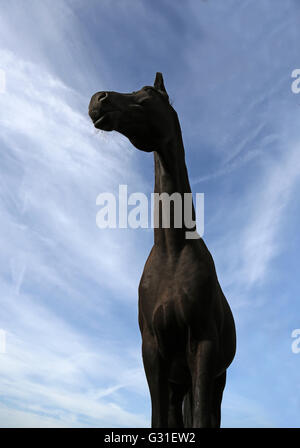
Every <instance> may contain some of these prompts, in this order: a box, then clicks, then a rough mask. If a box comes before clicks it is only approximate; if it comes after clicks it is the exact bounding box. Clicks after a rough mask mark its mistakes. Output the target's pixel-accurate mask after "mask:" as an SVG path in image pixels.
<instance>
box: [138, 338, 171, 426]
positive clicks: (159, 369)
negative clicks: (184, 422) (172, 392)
mask: <svg viewBox="0 0 300 448" xmlns="http://www.w3.org/2000/svg"><path fill="white" fill-rule="evenodd" d="M142 339H143V342H142V355H143V364H144V369H145V374H146V378H147V382H148V387H149V391H150V396H151V404H152V417H151V427H152V428H166V427H168V407H169V397H168V371H167V365H166V363H165V362H164V360H163V359H162V358H161V356H160V354H159V351H158V347H157V343H156V340H155V338H154V337H153V336H152V335H151V334H150V333H149V332H146V331H145V332H143V335H142Z"/></svg>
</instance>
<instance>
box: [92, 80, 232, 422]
mask: <svg viewBox="0 0 300 448" xmlns="http://www.w3.org/2000/svg"><path fill="white" fill-rule="evenodd" d="M89 115H90V118H91V119H92V121H93V123H94V126H95V127H96V128H97V129H102V130H105V131H112V130H114V131H118V132H120V133H121V134H123V135H125V136H126V137H128V139H129V140H130V142H131V143H132V144H133V145H134V146H135V147H136V148H137V149H140V150H142V151H147V152H151V151H153V152H154V161H155V189H154V192H155V193H158V194H161V193H168V194H169V195H171V194H173V193H174V192H177V193H179V194H180V195H181V196H182V197H184V194H185V193H191V187H190V183H189V179H188V173H187V168H186V164H185V155H184V146H183V142H182V135H181V129H180V124H179V120H178V116H177V113H176V112H175V110H174V109H173V107H172V106H171V104H170V102H169V97H168V94H167V92H166V89H165V86H164V81H163V77H162V74H161V73H157V74H156V78H155V82H154V87H152V86H145V87H143V88H141V89H140V90H138V91H136V92H132V93H118V92H110V91H108V92H98V93H95V94H94V95H93V96H92V98H91V101H90V104H89ZM161 208H162V207H160V208H158V210H157V209H156V210H155V211H154V213H160V211H161V210H160V209H161ZM194 214H195V212H194V208H193V216H194ZM158 222H159V225H158V226H157V227H156V228H154V245H153V247H152V249H151V252H150V255H149V257H148V259H147V261H146V264H145V267H144V271H143V274H142V278H141V281H140V285H139V327H140V331H141V336H142V356H143V364H144V369H145V373H146V377H147V382H148V386H149V390H150V395H151V403H152V427H156V428H160V427H165V428H167V427H173V428H180V427H190V428H191V427H194V428H200V427H201V428H203V427H220V421H221V401H222V396H223V390H224V387H225V383H226V369H227V368H228V366H229V365H230V364H231V362H232V360H233V358H234V355H235V350H236V333H235V324H234V320H233V316H232V313H231V310H230V307H229V305H228V303H227V300H226V298H225V296H224V294H223V292H222V289H221V287H220V285H219V282H218V278H217V274H216V270H215V265H214V261H213V258H212V256H211V254H210V252H209V250H208V249H207V247H206V245H205V243H204V241H203V239H202V238H200V237H198V238H195V239H187V238H186V237H185V232H186V231H187V228H186V227H185V225H183V226H181V228H178V227H177V226H176V225H175V223H174V219H171V221H170V226H169V228H166V227H164V226H163V225H161V224H162V222H161V218H160V217H159V218H158ZM189 230H190V229H189ZM194 230H195V228H194ZM198 236H199V235H198Z"/></svg>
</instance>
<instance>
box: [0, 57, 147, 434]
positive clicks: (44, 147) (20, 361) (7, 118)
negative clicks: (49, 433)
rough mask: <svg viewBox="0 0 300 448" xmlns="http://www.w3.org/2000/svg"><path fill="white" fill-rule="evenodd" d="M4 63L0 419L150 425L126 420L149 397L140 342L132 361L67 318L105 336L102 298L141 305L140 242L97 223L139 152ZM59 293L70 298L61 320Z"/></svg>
mask: <svg viewBox="0 0 300 448" xmlns="http://www.w3.org/2000/svg"><path fill="white" fill-rule="evenodd" d="M0 58H1V64H2V67H4V69H5V72H6V74H7V80H8V83H7V84H8V86H7V91H6V93H5V94H2V95H0V108H1V115H0V124H1V128H2V133H1V139H2V142H3V146H4V151H5V154H4V161H5V162H4V165H2V170H1V171H2V178H1V183H2V190H1V196H0V207H1V215H2V222H1V225H2V231H3V232H4V233H5V234H6V235H8V236H9V238H8V239H7V240H6V241H4V243H3V245H2V255H3V258H2V261H1V264H0V275H1V278H2V280H1V297H2V298H1V309H2V313H1V314H2V316H1V326H2V327H3V328H4V329H5V331H6V334H7V353H6V354H5V355H2V360H1V361H2V362H1V367H0V371H1V382H0V393H1V395H2V396H5V403H4V404H3V406H2V408H1V409H0V413H1V412H2V413H4V412H6V410H7V408H9V409H10V410H9V411H7V417H6V419H5V420H4V423H2V425H9V426H15V425H17V426H26V425H31V424H34V425H37V426H56V425H58V426H61V425H62V426H68V425H72V426H76V425H79V426H81V425H87V426H89V425H92V426H112V425H113V426H133V427H134V426H145V425H146V419H145V417H143V416H141V415H139V414H134V413H132V412H129V411H126V407H127V406H129V405H130V403H128V401H127V398H126V394H127V393H128V391H130V390H131V391H132V392H131V393H132V394H135V393H137V394H141V395H142V396H143V395H145V393H147V391H146V381H145V377H144V374H143V369H142V366H141V359H140V358H137V357H134V358H133V357H132V355H130V353H129V352H128V350H136V348H137V347H138V346H137V345H136V344H134V345H133V346H132V343H131V342H130V345H129V346H128V347H127V348H126V350H125V352H126V357H123V355H124V347H121V346H119V345H117V346H116V347H115V346H114V344H115V343H113V342H112V341H111V342H110V341H106V342H103V341H101V342H100V341H99V339H98V337H97V329H95V328H94V327H93V328H91V330H90V332H83V331H81V330H80V329H79V327H80V325H79V323H78V322H76V321H75V322H74V321H73V320H72V317H71V316H70V317H68V316H67V315H66V314H65V313H68V312H71V313H73V312H75V311H76V312H77V315H78V314H80V310H82V312H83V315H84V318H83V324H84V325H88V322H89V319H90V314H91V316H92V315H93V318H94V317H95V316H96V315H98V316H99V317H98V318H99V330H100V329H101V325H102V322H103V323H104V321H105V320H107V318H108V314H107V313H108V311H107V310H106V308H107V306H108V302H107V301H108V297H106V298H105V300H104V297H101V295H103V293H102V290H103V288H109V291H110V293H109V295H110V296H111V299H110V300H112V301H114V300H116V301H122V300H127V301H128V300H129V301H130V302H132V301H133V300H135V299H136V296H137V282H138V277H137V274H136V272H139V270H141V266H137V265H135V264H134V263H132V262H131V263H130V264H129V263H128V262H127V260H128V259H129V258H130V255H129V254H130V252H132V245H133V244H134V240H133V236H132V234H131V235H130V234H127V240H126V241H125V240H124V232H123V233H122V232H118V231H113V232H106V231H100V230H99V229H98V228H97V227H96V222H95V218H96V212H97V208H96V197H97V195H98V194H99V192H101V191H114V190H117V188H118V185H119V183H126V182H125V180H124V179H125V175H124V173H128V172H133V166H132V163H133V159H132V152H131V151H130V150H129V143H127V141H126V139H125V138H122V137H121V136H117V135H110V136H109V137H110V138H109V139H108V138H107V139H106V137H105V136H102V138H101V134H100V135H99V134H96V133H95V131H94V130H93V126H92V123H91V122H90V119H89V117H88V115H87V105H86V114H85V115H83V114H82V112H80V111H78V102H80V101H82V99H80V98H79V99H78V95H76V94H75V92H74V91H72V89H70V88H69V87H67V86H65V85H64V84H63V83H62V82H61V81H60V80H59V79H57V78H56V77H55V76H54V75H51V74H50V73H48V72H46V71H44V70H43V69H41V67H39V66H37V65H34V64H32V63H29V62H26V61H23V60H20V59H18V58H17V57H16V56H15V55H14V54H13V53H11V52H8V51H4V50H1V51H0ZM74 98H75V100H74ZM87 103H88V99H87ZM101 146H102V148H101ZM116 180H117V181H116ZM131 180H133V181H134V180H136V181H137V182H141V180H140V179H139V176H138V175H137V176H135V175H134V174H133V175H132V174H131ZM137 258H138V257H137ZM116 272H118V281H117V282H116V281H115V276H116ZM77 273H79V274H77ZM78 275H79V277H78ZM7 279H9V282H8V280H7ZM79 281H86V282H93V284H94V285H96V287H97V289H98V291H99V294H98V296H97V294H96V293H94V294H93V296H92V297H90V298H89V297H85V292H84V290H83V289H80V288H79V289H77V288H78V282H79ZM55 288H56V291H57V295H58V296H59V297H63V295H65V299H63V301H62V302H61V303H60V304H58V305H59V309H60V307H62V308H65V313H63V314H62V313H61V311H59V316H60V317H59V316H58V315H56V313H55V311H54V304H55V303H56V302H57V298H55V296H54V297H53V292H54V291H55ZM28 291H31V292H30V293H28ZM114 294H115V295H114ZM96 296H97V298H95V297H96ZM133 303H134V302H133ZM58 305H57V306H58ZM136 306H137V305H136ZM103 319H104V321H103ZM93 325H94V323H93ZM106 325H107V322H106ZM112 325H113V321H112ZM112 337H113V332H112ZM95 339H96V340H97V344H99V345H95V343H94V342H93V341H94V340H95ZM136 342H137V343H139V341H136ZM127 344H128V341H127ZM13 408H15V409H16V411H15V413H14V412H13V411H12V409H13ZM25 413H27V418H25V420H24V421H23V423H20V421H21V420H20V419H21V418H22V417H23V416H24V415H25ZM14 416H15V417H14Z"/></svg>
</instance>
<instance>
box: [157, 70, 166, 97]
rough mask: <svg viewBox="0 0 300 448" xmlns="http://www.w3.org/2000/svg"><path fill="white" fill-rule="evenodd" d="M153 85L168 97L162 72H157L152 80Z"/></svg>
mask: <svg viewBox="0 0 300 448" xmlns="http://www.w3.org/2000/svg"><path fill="white" fill-rule="evenodd" d="M154 87H155V88H156V89H157V90H159V91H160V92H161V93H163V94H165V95H166V96H167V98H168V94H167V91H166V88H165V85H164V78H163V75H162V73H160V72H157V73H156V76H155V81H154Z"/></svg>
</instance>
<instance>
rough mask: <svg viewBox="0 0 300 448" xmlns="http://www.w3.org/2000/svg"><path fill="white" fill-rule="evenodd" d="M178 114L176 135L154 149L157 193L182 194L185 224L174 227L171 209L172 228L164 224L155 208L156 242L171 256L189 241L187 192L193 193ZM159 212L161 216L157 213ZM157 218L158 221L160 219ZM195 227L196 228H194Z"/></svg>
mask: <svg viewBox="0 0 300 448" xmlns="http://www.w3.org/2000/svg"><path fill="white" fill-rule="evenodd" d="M175 115H176V117H175V119H176V125H175V132H174V135H172V136H170V138H169V139H168V140H167V141H166V142H164V143H163V144H162V145H161V147H160V148H159V150H158V151H155V152H154V164H155V188H154V193H158V194H162V193H167V194H168V195H170V196H171V195H172V194H173V193H178V194H179V195H180V197H181V203H182V217H181V219H182V221H181V222H182V226H181V228H175V227H174V213H173V211H172V208H171V212H170V215H171V217H170V218H171V219H170V228H163V227H162V219H161V212H162V209H161V208H158V209H157V207H155V209H154V222H158V223H159V225H158V227H157V228H154V244H155V245H156V246H159V247H160V248H161V249H163V250H164V251H165V252H167V253H168V254H169V255H172V254H174V253H176V252H178V251H180V250H181V249H182V247H183V246H184V244H185V243H186V231H191V230H193V229H187V228H186V227H185V223H184V193H190V194H191V187H190V183H189V178H188V172H187V168H186V163H185V154H184V146H183V141H182V135H181V129H180V125H179V121H178V118H177V114H176V113H175ZM158 214H159V216H157V215H158ZM192 219H194V220H195V211H194V206H193V204H192ZM156 220H157V221H156ZM194 230H195V229H194Z"/></svg>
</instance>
